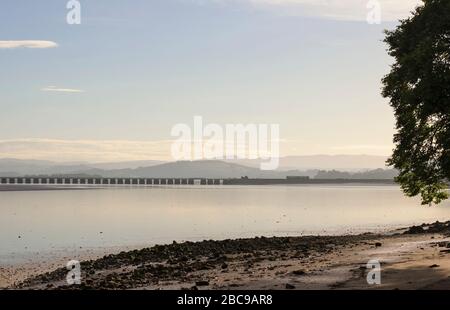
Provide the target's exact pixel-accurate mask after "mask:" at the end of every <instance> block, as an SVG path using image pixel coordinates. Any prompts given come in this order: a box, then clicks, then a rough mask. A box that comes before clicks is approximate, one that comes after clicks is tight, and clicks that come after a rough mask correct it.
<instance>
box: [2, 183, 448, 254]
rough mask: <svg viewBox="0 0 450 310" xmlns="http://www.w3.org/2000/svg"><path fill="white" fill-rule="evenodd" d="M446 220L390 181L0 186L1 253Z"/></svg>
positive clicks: (444, 213) (444, 212)
mask: <svg viewBox="0 0 450 310" xmlns="http://www.w3.org/2000/svg"><path fill="white" fill-rule="evenodd" d="M449 219H450V202H448V201H447V202H444V203H442V204H441V205H439V206H433V207H429V206H422V205H421V204H420V201H419V199H417V198H407V197H404V195H403V193H402V192H401V190H400V188H399V187H398V186H394V185H382V186H375V185H330V186H327V185H320V186H319V185H301V186H297V185H293V186H284V185H283V186H199V187H195V186H182V187H149V188H107V189H88V190H46V191H3V192H0V262H1V261H2V257H3V258H5V257H9V258H10V257H14V256H15V255H22V254H24V253H33V252H41V251H44V252H52V251H61V250H64V249H71V250H73V249H79V248H89V247H90V248H96V247H120V246H133V245H152V244H160V243H169V242H172V241H173V240H176V241H184V240H192V241H196V240H203V239H226V238H241V237H254V236H261V235H264V236H287V235H302V234H303V235H304V234H348V233H359V232H366V231H371V232H376V231H380V230H387V229H394V228H399V227H403V226H409V225H412V224H421V223H423V222H434V221H436V220H441V221H444V220H449Z"/></svg>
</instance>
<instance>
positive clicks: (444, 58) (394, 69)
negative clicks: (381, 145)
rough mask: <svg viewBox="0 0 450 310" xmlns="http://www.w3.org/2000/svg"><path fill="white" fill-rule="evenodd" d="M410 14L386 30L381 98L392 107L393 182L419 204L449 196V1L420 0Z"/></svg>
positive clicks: (439, 200) (436, 201) (389, 161)
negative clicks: (386, 68) (387, 63)
mask: <svg viewBox="0 0 450 310" xmlns="http://www.w3.org/2000/svg"><path fill="white" fill-rule="evenodd" d="M422 1H423V4H421V6H419V7H417V9H416V10H415V11H414V12H412V16H411V17H409V18H407V19H405V20H402V21H400V24H399V25H398V26H397V28H396V29H394V30H393V31H386V38H385V42H386V43H387V44H388V53H389V55H390V56H392V57H393V58H394V60H395V61H394V64H393V65H392V66H391V71H390V73H389V74H388V75H386V76H385V77H384V78H383V96H384V97H387V98H389V99H390V105H391V106H392V107H393V109H394V113H395V118H396V128H397V132H396V134H395V135H394V144H395V149H394V151H393V154H392V156H391V158H390V159H389V160H388V164H389V165H392V166H394V167H395V168H397V169H398V170H399V176H398V177H397V178H396V181H397V182H398V183H400V185H401V187H402V189H403V191H404V192H405V193H406V195H408V196H416V195H419V194H420V195H421V197H422V204H432V203H439V202H441V201H443V200H445V199H447V198H448V193H447V191H446V189H447V186H448V185H447V182H448V180H450V1H449V0H422Z"/></svg>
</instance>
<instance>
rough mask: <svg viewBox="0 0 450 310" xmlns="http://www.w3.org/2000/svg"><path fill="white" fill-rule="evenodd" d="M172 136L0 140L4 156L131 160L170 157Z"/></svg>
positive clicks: (91, 160)
mask: <svg viewBox="0 0 450 310" xmlns="http://www.w3.org/2000/svg"><path fill="white" fill-rule="evenodd" d="M172 142H173V141H172V140H153V141H135V140H57V139H33V138H32V139H11V140H0V154H1V157H3V158H17V159H30V158H33V159H42V160H52V161H66V162H67V161H89V162H107V161H128V160H148V159H158V160H167V159H170V157H169V154H170V153H169V152H170V146H171V144H172Z"/></svg>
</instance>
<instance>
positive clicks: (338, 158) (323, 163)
mask: <svg viewBox="0 0 450 310" xmlns="http://www.w3.org/2000/svg"><path fill="white" fill-rule="evenodd" d="M387 158H388V157H387V156H375V155H303V156H286V157H281V158H280V163H279V169H280V170H290V169H299V170H308V169H319V170H331V169H336V170H341V171H363V170H370V169H378V168H387V167H386V160H387ZM228 162H235V163H239V164H242V165H246V166H251V167H258V166H259V163H260V160H259V159H243V160H231V161H228Z"/></svg>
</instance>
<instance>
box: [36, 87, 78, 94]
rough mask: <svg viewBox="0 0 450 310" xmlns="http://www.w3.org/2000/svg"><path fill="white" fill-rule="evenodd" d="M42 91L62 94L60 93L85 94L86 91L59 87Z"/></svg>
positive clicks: (45, 88)
mask: <svg viewBox="0 0 450 310" xmlns="http://www.w3.org/2000/svg"><path fill="white" fill-rule="evenodd" d="M41 91H46V92H60V93H84V90H82V89H76V88H59V87H56V86H47V87H44V88H42V89H41Z"/></svg>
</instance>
